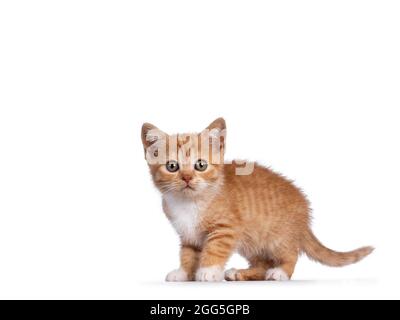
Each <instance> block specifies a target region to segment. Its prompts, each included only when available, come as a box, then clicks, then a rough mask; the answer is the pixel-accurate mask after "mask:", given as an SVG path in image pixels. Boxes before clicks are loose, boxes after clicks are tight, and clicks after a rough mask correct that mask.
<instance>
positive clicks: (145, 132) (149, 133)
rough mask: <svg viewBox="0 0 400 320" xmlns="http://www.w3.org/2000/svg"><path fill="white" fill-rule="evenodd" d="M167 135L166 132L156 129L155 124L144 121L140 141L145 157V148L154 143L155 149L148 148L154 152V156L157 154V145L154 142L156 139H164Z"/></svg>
mask: <svg viewBox="0 0 400 320" xmlns="http://www.w3.org/2000/svg"><path fill="white" fill-rule="evenodd" d="M166 137H167V134H166V133H164V132H163V131H161V130H160V129H158V128H157V127H156V126H155V125H152V124H151V123H147V122H146V123H144V124H143V126H142V143H143V149H144V156H145V158H146V153H147V149H148V148H149V147H151V146H152V145H154V147H155V150H151V149H149V151H151V152H153V151H154V152H155V154H154V156H157V155H156V154H158V151H157V150H158V149H157V146H156V145H155V143H156V142H158V141H162V142H163V141H165V140H166Z"/></svg>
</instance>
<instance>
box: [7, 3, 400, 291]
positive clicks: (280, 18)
mask: <svg viewBox="0 0 400 320" xmlns="http://www.w3.org/2000/svg"><path fill="white" fill-rule="evenodd" d="M399 16H400V7H399V3H398V1H365V0H363V1H348V0H346V1H319V0H318V1H317V0H316V1H274V2H273V3H270V2H266V1H232V0H230V1H216V0H212V1H201V2H199V1H136V2H132V1H35V2H33V1H7V2H6V1H2V2H1V4H0V298H39V299H41V298H53V299H58V298H77V299H80V298H122V299H132V298H171V299H189V298H225V299H229V298H253V299H276V298H400V295H399V290H398V286H399V285H400V282H399V278H398V266H399V263H400V259H399V250H398V244H399V242H400V237H399V233H400V231H399V222H400V218H399V215H400V210H399V209H400V206H399V190H400V188H399V180H400V173H399V162H400V152H399V136H400V129H399V120H400V118H399V107H400V98H399V88H400V76H399V75H400V59H399V57H400V45H399V39H400V19H399ZM218 116H223V117H225V119H226V121H227V125H228V150H227V157H228V158H229V159H232V158H235V157H238V158H247V159H251V160H258V161H260V162H261V163H263V164H265V165H270V166H272V168H274V169H275V170H277V171H279V172H282V173H284V174H285V175H286V176H288V177H290V178H292V179H294V180H295V181H296V183H297V185H299V186H300V187H301V188H303V190H304V191H305V192H306V193H307V195H308V196H309V198H310V200H311V202H312V207H313V212H314V224H313V229H314V231H315V233H316V234H317V236H318V237H319V238H320V239H321V241H322V242H324V243H325V244H326V245H328V246H330V247H332V248H334V249H337V250H349V249H354V248H356V247H358V246H361V245H374V246H376V248H377V250H376V251H375V252H374V253H373V255H372V256H370V257H368V258H367V259H365V260H363V261H362V262H360V263H359V264H356V265H353V266H349V267H345V268H339V269H335V268H328V267H324V266H322V265H318V264H316V263H313V262H311V261H309V260H308V259H307V258H305V257H303V258H301V259H300V261H299V263H298V265H297V269H296V271H295V274H294V281H292V282H289V283H271V282H268V283H266V282H257V283H219V284H207V283H177V284H174V283H165V282H164V277H165V275H166V274H167V272H168V271H170V270H171V269H173V268H175V267H177V266H178V238H177V236H176V235H175V233H174V231H173V229H172V227H171V226H170V225H169V223H168V221H167V219H166V218H165V217H164V215H163V213H162V210H161V206H160V196H159V194H158V192H157V191H156V190H155V188H154V187H153V186H152V183H151V180H150V176H149V173H148V168H147V165H146V163H145V160H144V158H143V150H142V145H141V141H140V127H141V124H142V123H143V122H145V121H148V122H152V123H154V124H156V125H158V126H159V127H160V128H162V129H163V130H165V131H167V132H176V131H196V130H201V129H202V128H204V127H205V126H206V125H208V123H209V122H211V121H212V120H213V119H214V118H216V117H218ZM244 265H245V262H244V260H242V259H241V258H239V257H234V258H233V259H232V260H231V261H230V263H229V266H235V267H240V266H244Z"/></svg>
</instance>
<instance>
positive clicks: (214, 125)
mask: <svg viewBox="0 0 400 320" xmlns="http://www.w3.org/2000/svg"><path fill="white" fill-rule="evenodd" d="M206 129H208V130H210V131H211V130H213V129H217V130H218V131H222V130H226V123H225V120H224V118H218V119H215V120H214V121H213V122H211V123H210V125H209V126H208V127H207V128H206Z"/></svg>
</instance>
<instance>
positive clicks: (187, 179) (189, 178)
mask: <svg viewBox="0 0 400 320" xmlns="http://www.w3.org/2000/svg"><path fill="white" fill-rule="evenodd" d="M182 180H183V181H185V182H186V183H189V181H190V180H192V176H189V175H186V174H185V175H183V176H182Z"/></svg>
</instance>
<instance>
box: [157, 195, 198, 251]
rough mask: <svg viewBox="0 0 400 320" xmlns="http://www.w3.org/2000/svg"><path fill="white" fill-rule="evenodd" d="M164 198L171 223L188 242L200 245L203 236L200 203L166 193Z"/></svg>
mask: <svg viewBox="0 0 400 320" xmlns="http://www.w3.org/2000/svg"><path fill="white" fill-rule="evenodd" d="M164 200H165V204H166V206H167V208H168V213H169V217H170V220H171V223H172V225H173V226H174V228H175V230H176V231H177V232H178V234H179V235H180V236H181V238H182V239H183V240H184V241H185V242H187V243H188V244H192V245H197V246H200V245H201V243H202V242H203V236H202V234H201V231H200V226H199V222H200V213H201V210H200V208H199V205H198V203H196V202H195V201H193V200H192V199H190V198H184V197H177V196H174V195H165V196H164Z"/></svg>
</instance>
